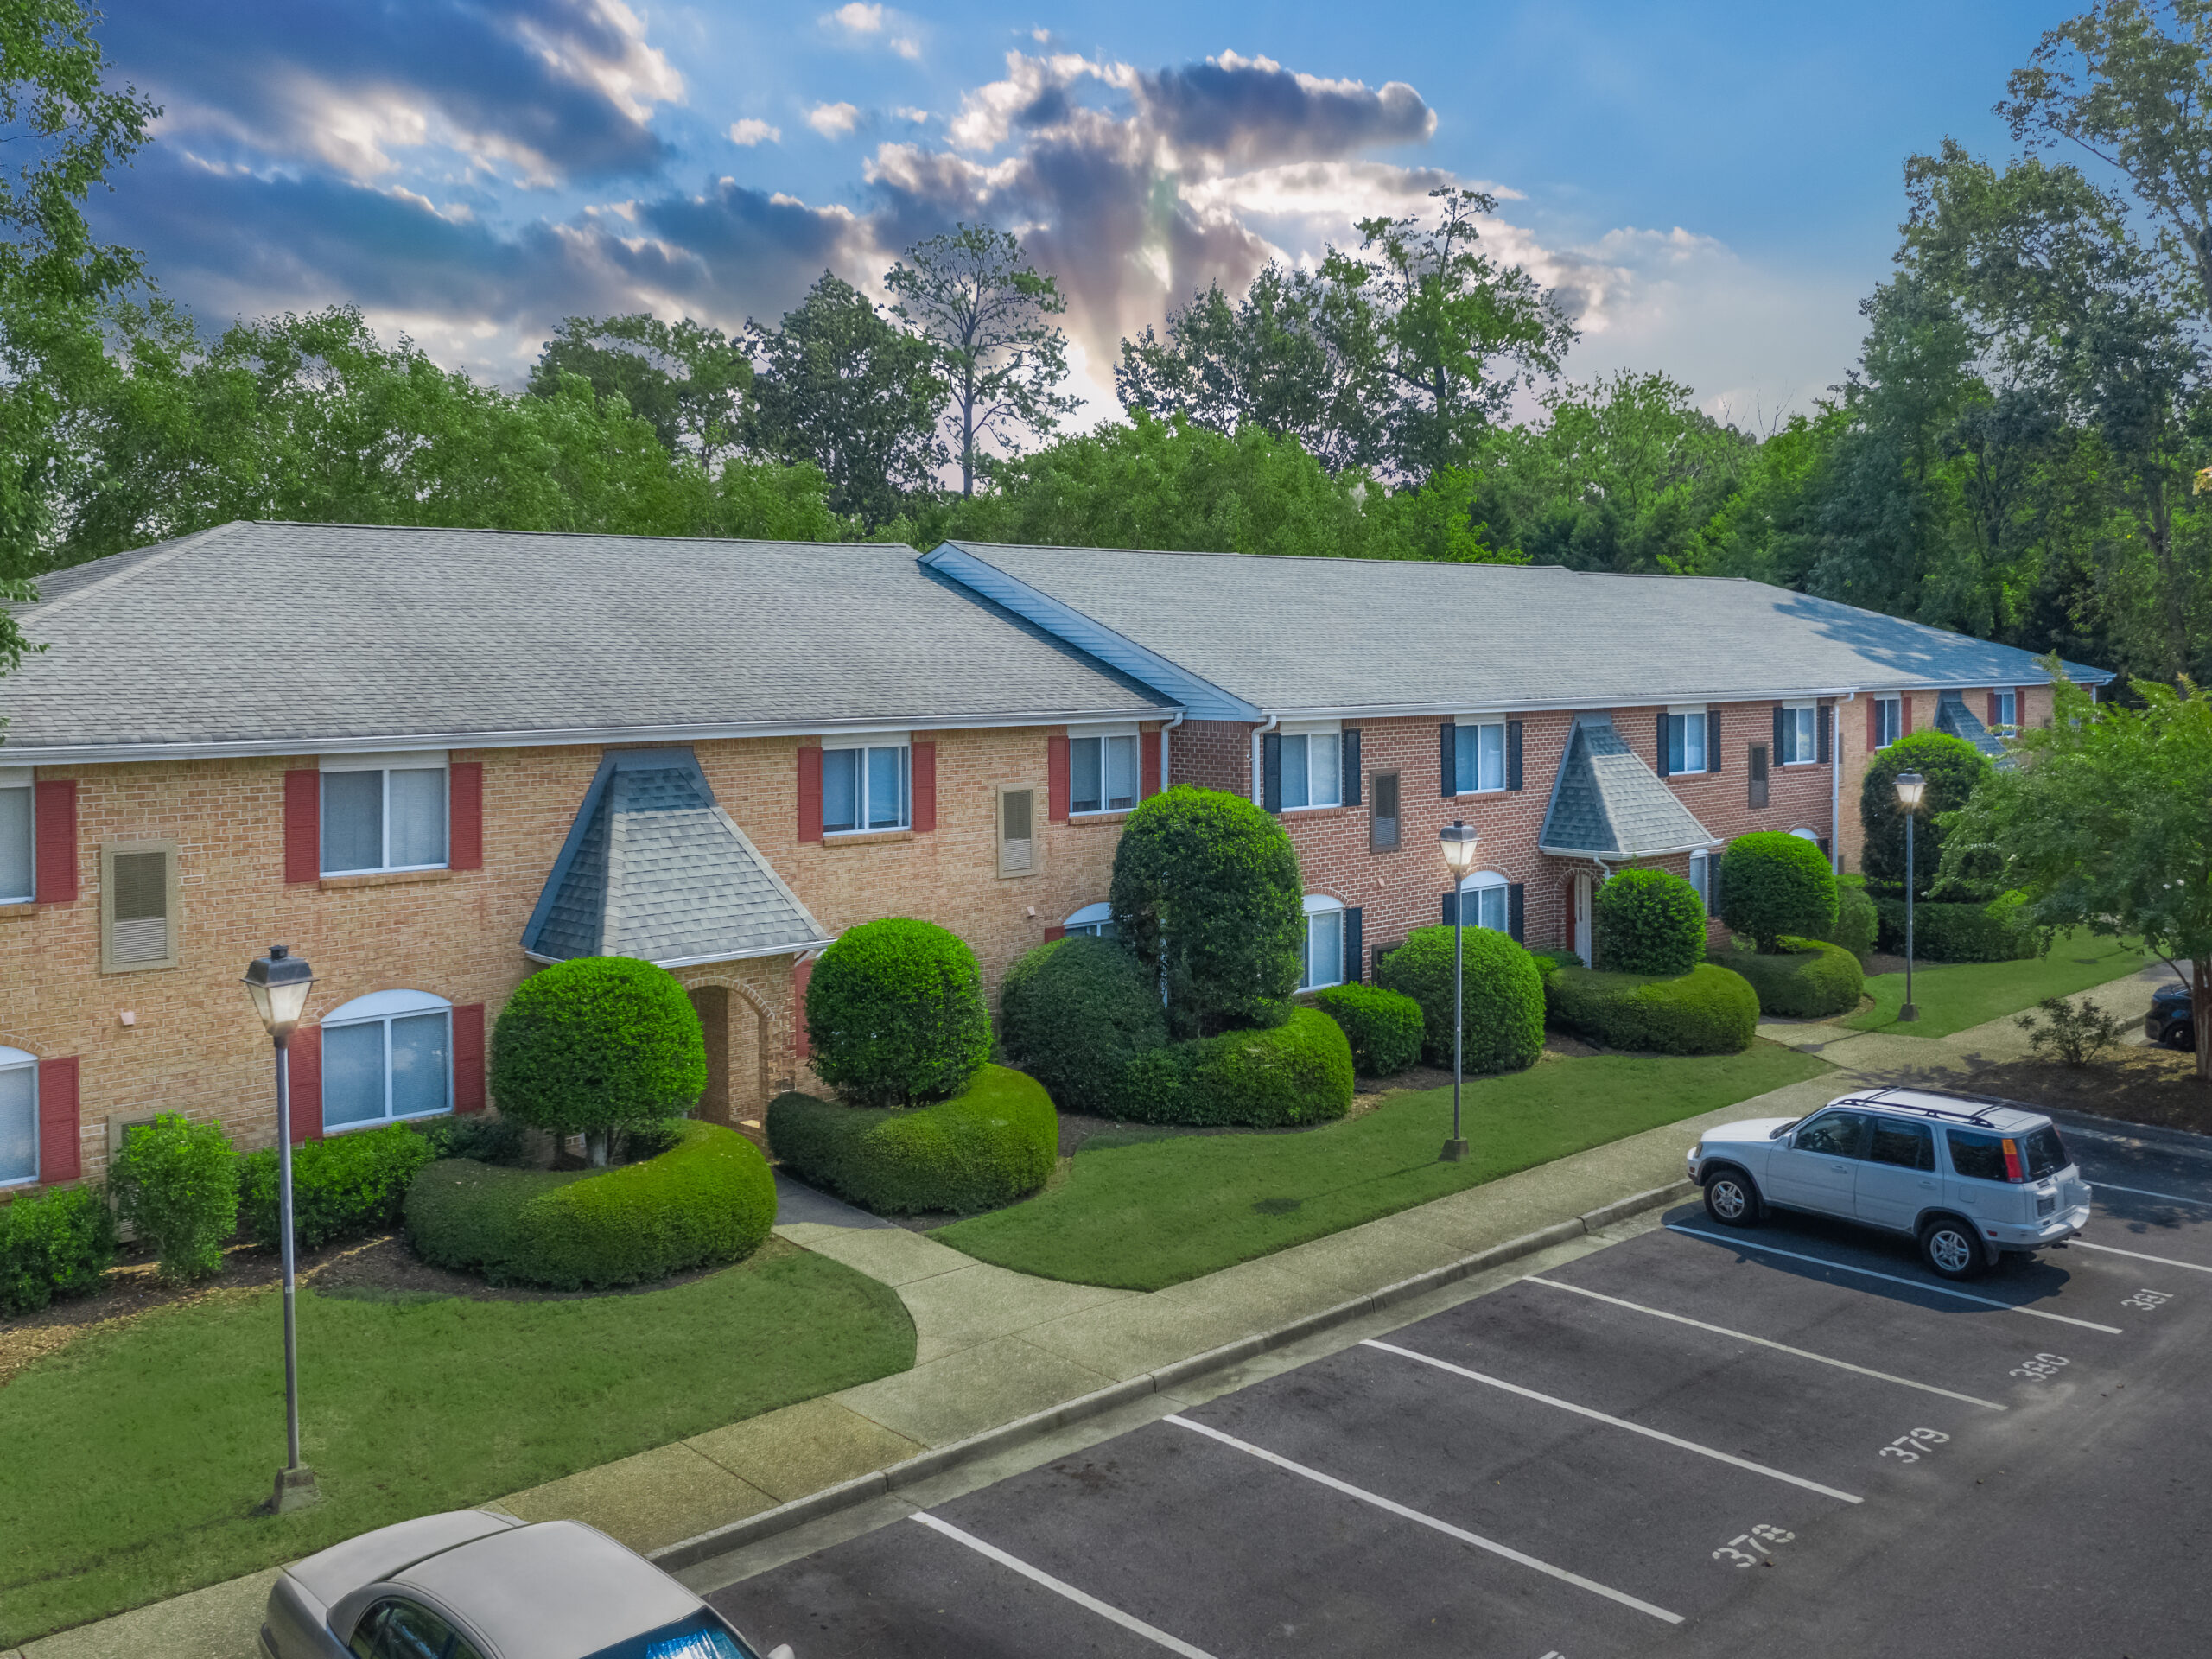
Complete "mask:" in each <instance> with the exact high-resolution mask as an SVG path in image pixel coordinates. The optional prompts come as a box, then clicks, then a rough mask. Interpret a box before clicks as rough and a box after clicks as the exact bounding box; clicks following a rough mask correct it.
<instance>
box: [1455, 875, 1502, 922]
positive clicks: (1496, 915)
mask: <svg viewBox="0 0 2212 1659" xmlns="http://www.w3.org/2000/svg"><path fill="white" fill-rule="evenodd" d="M1508 891H1509V883H1508V882H1507V881H1506V879H1505V878H1504V877H1503V876H1502V875H1500V874H1498V873H1497V871H1496V870H1477V871H1475V872H1474V874H1471V875H1470V876H1468V877H1467V878H1466V880H1464V881H1462V882H1460V883H1459V895H1460V897H1459V919H1460V920H1461V921H1463V922H1465V924H1466V925H1468V926H1469V927H1487V928H1489V929H1491V931H1493V932H1498V933H1504V932H1507V931H1510V928H1511V924H1510V920H1509V919H1508V914H1509V907H1508V904H1507V893H1508Z"/></svg>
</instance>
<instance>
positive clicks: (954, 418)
mask: <svg viewBox="0 0 2212 1659" xmlns="http://www.w3.org/2000/svg"><path fill="white" fill-rule="evenodd" d="M883 285H884V287H885V288H886V289H889V290H890V292H891V293H892V295H893V296H895V297H894V299H893V304H892V308H891V311H892V315H893V316H895V317H897V318H898V319H899V321H901V322H904V323H905V324H906V326H907V327H910V328H912V329H913V330H914V331H915V332H916V333H917V334H919V335H920V336H921V337H922V338H923V339H924V340H928V341H929V342H930V343H931V345H932V346H935V347H936V348H937V368H938V373H939V375H941V376H942V377H943V378H944V385H946V386H947V387H948V388H949V389H950V393H951V405H950V410H949V411H948V423H949V425H950V429H951V434H950V435H951V439H952V442H951V444H950V449H951V452H952V454H953V455H954V456H955V457H956V458H957V460H958V461H959V462H960V493H961V494H963V495H973V494H975V493H976V467H977V465H978V462H979V461H980V460H981V459H982V455H983V451H984V448H985V447H986V446H987V445H988V446H995V447H996V448H998V449H999V450H1001V452H1009V453H1010V452H1014V451H1016V450H1018V449H1019V448H1020V443H1021V439H1022V436H1023V435H1025V434H1035V435H1045V434H1048V433H1050V432H1051V431H1052V429H1054V428H1055V427H1057V426H1058V424H1059V422H1060V417H1061V416H1064V415H1066V414H1069V413H1071V412H1072V411H1073V410H1074V409H1075V408H1076V404H1077V400H1076V399H1075V398H1073V397H1067V396H1065V394H1063V393H1062V392H1060V391H1058V386H1059V384H1060V382H1062V381H1063V380H1065V379H1066V378H1067V373H1068V363H1067V336H1066V335H1065V334H1062V333H1061V332H1060V328H1059V325H1058V324H1057V323H1055V322H1054V321H1052V319H1053V318H1054V317H1057V316H1058V315H1060V314H1061V313H1062V312H1064V311H1065V310H1066V309H1067V302H1066V300H1065V299H1064V298H1062V297H1061V295H1060V289H1059V284H1058V283H1056V282H1054V281H1053V280H1052V278H1051V277H1047V276H1045V275H1043V274H1041V273H1040V272H1039V271H1038V270H1035V269H1033V267H1032V266H1031V265H1030V264H1029V263H1028V261H1027V259H1026V258H1025V257H1023V255H1022V251H1021V239H1020V238H1019V237H1016V236H1013V235H1010V234H1008V233H1007V232H1004V231H998V230H993V229H992V228H991V227H990V226H988V225H957V226H954V227H953V228H952V230H951V231H950V232H948V233H946V234H944V235H942V236H933V237H931V238H929V239H928V240H927V241H925V242H918V243H916V244H915V245H913V246H912V247H911V248H909V249H907V250H906V257H905V258H903V259H901V260H900V261H899V263H898V264H894V265H893V266H892V267H891V269H890V270H889V271H888V272H887V274H886V275H885V277H884V279H883Z"/></svg>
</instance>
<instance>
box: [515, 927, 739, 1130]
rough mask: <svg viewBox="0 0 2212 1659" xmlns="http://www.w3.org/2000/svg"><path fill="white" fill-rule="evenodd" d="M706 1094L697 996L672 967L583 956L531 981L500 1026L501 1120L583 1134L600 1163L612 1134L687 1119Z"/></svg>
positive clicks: (519, 991) (517, 989)
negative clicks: (692, 995)
mask: <svg viewBox="0 0 2212 1659" xmlns="http://www.w3.org/2000/svg"><path fill="white" fill-rule="evenodd" d="M706 1088H707V1041H706V1038H705V1036H704V1035H703V1034H702V1033H701V1031H700V1029H699V1015H698V1013H697V1011H696V1010H695V1009H694V1008H693V1007H692V1006H691V999H690V997H689V996H687V995H684V991H683V986H681V985H680V984H678V983H677V980H676V976H675V975H673V974H671V973H670V972H669V971H668V969H665V968H656V967H655V966H653V964H652V963H650V962H639V960H637V959H636V958H635V957H576V958H575V959H574V960H573V961H569V962H556V963H554V964H553V965H552V966H551V967H550V968H547V969H543V971H542V972H539V973H536V974H532V975H531V976H530V977H529V978H528V979H525V980H524V981H523V982H522V983H521V984H519V985H518V986H517V987H515V994H514V995H512V996H511V997H509V998H508V999H507V1006H506V1007H505V1009H504V1010H502V1011H501V1013H500V1014H499V1023H498V1024H497V1025H496V1026H495V1027H493V1032H492V1098H493V1100H494V1101H495V1102H497V1103H498V1104H499V1116H502V1117H511V1118H513V1119H515V1120H516V1121H517V1122H522V1123H527V1124H530V1125H531V1126H532V1127H534V1128H540V1129H544V1130H546V1131H548V1132H549V1133H550V1134H553V1135H578V1134H581V1135H583V1136H584V1137H585V1140H586V1143H587V1144H588V1146H589V1147H591V1149H592V1160H593V1161H594V1163H603V1162H605V1161H606V1158H607V1146H608V1142H609V1140H610V1137H611V1135H612V1133H613V1131H614V1130H616V1129H619V1128H626V1127H627V1126H629V1125H631V1124H633V1123H650V1122H654V1121H656V1120H657V1119H661V1118H670V1117H680V1116H683V1114H684V1113H685V1112H688V1111H690V1109H692V1108H693V1107H694V1106H696V1105H697V1104H698V1103H699V1096H701V1095H702V1094H704V1093H705V1092H706Z"/></svg>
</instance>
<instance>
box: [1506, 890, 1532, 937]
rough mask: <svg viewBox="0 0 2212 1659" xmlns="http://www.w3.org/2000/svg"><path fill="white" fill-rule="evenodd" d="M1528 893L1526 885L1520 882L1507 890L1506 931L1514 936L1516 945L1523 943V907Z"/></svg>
mask: <svg viewBox="0 0 2212 1659" xmlns="http://www.w3.org/2000/svg"><path fill="white" fill-rule="evenodd" d="M1528 891H1529V889H1528V887H1526V885H1524V884H1523V883H1522V882H1519V881H1516V882H1515V883H1514V884H1513V885H1512V886H1511V887H1508V888H1506V890H1505V931H1507V932H1509V933H1510V934H1511V935H1512V936H1513V942H1514V943H1515V944H1520V943H1521V921H1522V906H1523V902H1524V900H1525V899H1526V897H1527V895H1528Z"/></svg>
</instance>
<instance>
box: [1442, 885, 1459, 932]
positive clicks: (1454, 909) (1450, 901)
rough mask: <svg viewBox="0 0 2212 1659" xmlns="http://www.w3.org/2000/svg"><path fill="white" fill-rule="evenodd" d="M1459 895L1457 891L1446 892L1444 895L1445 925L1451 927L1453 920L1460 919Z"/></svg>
mask: <svg viewBox="0 0 2212 1659" xmlns="http://www.w3.org/2000/svg"><path fill="white" fill-rule="evenodd" d="M1457 920H1459V894H1458V893H1456V892H1446V893H1445V895H1444V925H1445V926H1446V927H1449V926H1451V925H1452V923H1453V922H1455V921H1457Z"/></svg>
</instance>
